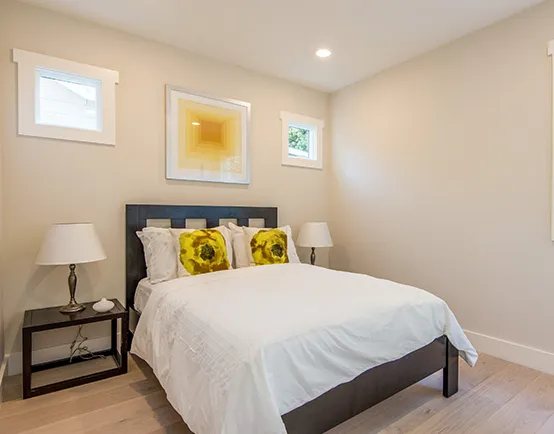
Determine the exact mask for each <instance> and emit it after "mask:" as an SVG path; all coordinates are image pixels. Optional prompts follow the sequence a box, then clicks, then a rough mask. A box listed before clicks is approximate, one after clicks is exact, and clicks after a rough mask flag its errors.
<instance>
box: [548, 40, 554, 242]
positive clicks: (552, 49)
mask: <svg viewBox="0 0 554 434" xmlns="http://www.w3.org/2000/svg"><path fill="white" fill-rule="evenodd" d="M548 55H549V56H550V57H551V58H552V102H551V103H552V108H553V110H552V114H553V116H552V126H551V128H552V137H551V140H552V152H553V154H552V166H551V167H552V187H551V191H550V194H551V205H550V206H551V214H550V219H551V223H550V239H551V240H552V241H554V40H552V41H550V42H549V43H548Z"/></svg>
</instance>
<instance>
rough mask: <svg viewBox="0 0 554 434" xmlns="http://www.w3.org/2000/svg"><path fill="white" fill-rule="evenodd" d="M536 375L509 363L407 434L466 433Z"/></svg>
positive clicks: (482, 421) (537, 374)
mask: <svg viewBox="0 0 554 434" xmlns="http://www.w3.org/2000/svg"><path fill="white" fill-rule="evenodd" d="M539 375H540V373H539V372H538V371H534V370H533V369H530V368H525V367H523V366H519V365H514V364H509V365H507V366H506V367H505V368H504V369H502V370H501V371H499V372H497V373H496V374H494V375H493V376H491V377H490V378H489V379H488V380H486V381H484V382H483V383H481V384H480V385H478V386H477V387H475V388H474V389H472V390H470V391H469V392H468V393H467V394H466V395H465V399H464V397H462V399H455V400H453V401H451V402H450V403H449V404H448V405H447V406H446V407H444V408H443V409H442V410H440V411H439V412H438V413H436V414H434V415H432V416H431V417H429V418H428V419H427V420H426V421H425V422H423V423H422V424H420V425H418V426H417V427H416V428H414V429H411V430H410V431H405V432H406V433H410V434H429V433H441V434H448V433H456V434H464V433H469V432H470V431H471V430H473V429H474V428H476V427H477V426H479V425H480V424H482V423H484V422H485V421H486V420H487V419H488V418H489V417H490V416H491V415H492V414H494V413H495V412H496V411H497V410H498V409H499V408H501V407H502V406H503V405H505V404H506V403H507V402H508V401H509V400H511V399H512V398H513V397H514V396H516V395H517V394H518V393H519V392H521V391H522V390H523V389H524V388H525V387H526V386H527V385H528V384H529V383H531V382H532V381H534V380H535V379H536V378H537V377H538V376H539Z"/></svg>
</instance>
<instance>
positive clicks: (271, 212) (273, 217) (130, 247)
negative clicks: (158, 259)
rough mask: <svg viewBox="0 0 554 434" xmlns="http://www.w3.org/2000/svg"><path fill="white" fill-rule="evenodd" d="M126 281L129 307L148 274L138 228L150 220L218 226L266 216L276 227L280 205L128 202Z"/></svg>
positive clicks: (181, 225) (266, 222) (174, 225)
mask: <svg viewBox="0 0 554 434" xmlns="http://www.w3.org/2000/svg"><path fill="white" fill-rule="evenodd" d="M125 214H126V223H125V252H126V259H125V285H126V297H125V298H126V302H127V308H131V307H133V306H134V299H135V291H136V289H137V285H138V283H139V281H140V280H141V279H142V278H144V277H146V264H145V262H144V252H143V249H142V243H141V242H140V240H139V238H138V237H137V235H136V232H137V231H140V230H142V229H144V228H145V227H147V226H149V224H148V221H149V220H150V221H154V220H157V221H160V220H164V221H167V222H168V224H167V226H170V227H172V228H185V227H187V220H189V221H192V220H197V219H199V220H205V223H206V227H208V228H212V227H215V226H219V224H220V223H219V222H220V220H225V221H229V220H234V221H235V223H236V224H237V225H239V226H250V221H251V220H263V221H264V225H263V226H264V227H267V228H276V227H277V226H278V225H277V208H258V207H246V206H189V205H126V208H125Z"/></svg>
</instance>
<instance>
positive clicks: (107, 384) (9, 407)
mask: <svg viewBox="0 0 554 434" xmlns="http://www.w3.org/2000/svg"><path fill="white" fill-rule="evenodd" d="M129 360H130V363H129V373H128V374H126V375H121V376H118V377H114V378H108V379H105V380H101V381H97V382H95V383H90V384H86V385H83V386H78V387H72V388H71V389H65V390H61V391H59V392H56V395H55V396H56V404H57V405H61V404H63V403H66V402H70V401H74V400H76V399H79V398H83V397H86V396H91V395H95V394H100V393H107V392H109V391H111V390H113V389H117V388H119V387H123V386H128V385H131V384H133V383H136V382H139V381H143V380H147V379H151V380H152V381H154V383H157V380H156V377H155V376H154V374H153V373H152V371H151V370H150V368H145V367H144V362H142V361H139V362H138V364H137V361H136V360H133V359H129ZM8 378H9V379H10V381H11V383H12V384H10V387H16V384H17V383H16V382H19V383H21V376H17V378H12V377H8ZM160 387H161V386H160ZM19 388H20V384H19ZM52 396H53V395H51V394H48V395H41V396H37V397H36V398H33V399H26V400H22V396H21V390H20V392H19V396H17V397H16V398H12V399H11V400H9V401H7V402H4V403H3V404H2V410H1V411H0V421H2V419H4V418H7V417H10V416H13V415H16V414H20V415H23V414H24V413H26V412H36V411H39V410H40V409H43V408H45V407H48V406H50V405H52ZM0 423H1V422H0Z"/></svg>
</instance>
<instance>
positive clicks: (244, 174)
mask: <svg viewBox="0 0 554 434" xmlns="http://www.w3.org/2000/svg"><path fill="white" fill-rule="evenodd" d="M212 100H213V104H212V103H211V102H212ZM249 110H250V105H249V104H248V103H242V102H237V101H226V100H217V99H213V98H208V97H205V96H200V95H194V94H190V93H185V92H183V91H179V90H176V89H173V88H168V114H169V116H168V125H167V129H168V143H167V153H168V161H167V164H168V170H167V172H168V178H171V179H185V180H197V181H216V182H237V183H248V182H249V167H248V165H249V158H248V155H247V153H248V140H247V139H248V137H247V134H248V131H247V130H248V117H249Z"/></svg>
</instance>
